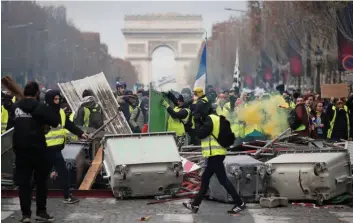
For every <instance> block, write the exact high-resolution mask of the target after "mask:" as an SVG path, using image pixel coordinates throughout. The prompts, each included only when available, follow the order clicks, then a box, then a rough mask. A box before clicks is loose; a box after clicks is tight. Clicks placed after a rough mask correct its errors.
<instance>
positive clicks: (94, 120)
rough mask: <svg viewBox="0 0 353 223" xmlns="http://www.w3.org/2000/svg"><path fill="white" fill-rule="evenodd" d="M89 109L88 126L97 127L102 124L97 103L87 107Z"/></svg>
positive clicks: (100, 111)
mask: <svg viewBox="0 0 353 223" xmlns="http://www.w3.org/2000/svg"><path fill="white" fill-rule="evenodd" d="M88 109H89V111H90V115H89V124H88V126H89V127H92V128H95V129H98V128H99V127H101V126H102V125H103V124H104V120H103V119H102V117H103V115H102V112H103V111H102V109H101V108H100V106H99V105H97V106H95V107H94V108H88Z"/></svg>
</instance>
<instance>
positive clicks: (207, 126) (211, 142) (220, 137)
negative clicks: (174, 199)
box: [183, 106, 246, 214]
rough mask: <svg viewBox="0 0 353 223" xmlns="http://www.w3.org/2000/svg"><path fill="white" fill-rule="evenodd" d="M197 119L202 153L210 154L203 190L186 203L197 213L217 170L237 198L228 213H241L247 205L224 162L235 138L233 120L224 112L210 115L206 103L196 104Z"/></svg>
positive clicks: (232, 195) (204, 175)
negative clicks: (204, 105)
mask: <svg viewBox="0 0 353 223" xmlns="http://www.w3.org/2000/svg"><path fill="white" fill-rule="evenodd" d="M195 119H197V122H196V123H199V124H197V125H196V128H195V129H193V134H195V135H196V136H197V137H198V138H200V139H201V149H202V156H203V157H205V158H206V168H205V170H204V172H203V174H202V178H201V187H200V190H199V193H198V194H197V195H196V197H195V198H194V200H193V201H190V202H187V203H183V206H184V207H185V208H187V209H189V210H191V211H192V212H193V213H197V211H198V210H199V206H200V204H201V201H202V199H203V196H204V195H205V194H206V192H207V190H208V187H209V184H210V179H211V177H212V176H213V174H216V176H217V179H218V181H219V183H220V184H221V185H222V186H223V187H224V188H225V189H226V190H227V192H228V193H229V194H230V196H231V197H232V198H233V200H234V202H235V205H234V207H233V208H232V209H231V210H229V211H228V213H230V214H236V213H239V212H241V211H243V210H244V209H245V208H246V206H245V203H244V201H243V200H242V199H241V197H240V196H239V194H238V193H237V191H236V190H235V188H234V186H233V185H232V183H231V182H230V181H229V179H228V177H227V174H226V171H225V168H224V164H223V161H224V159H225V157H226V155H227V148H228V147H230V146H231V145H233V144H234V141H235V136H234V133H233V132H232V130H231V128H230V123H229V121H228V120H227V119H226V118H225V117H224V116H218V115H215V114H210V115H209V111H206V110H204V109H202V106H196V108H195Z"/></svg>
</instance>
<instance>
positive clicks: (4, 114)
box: [1, 105, 9, 134]
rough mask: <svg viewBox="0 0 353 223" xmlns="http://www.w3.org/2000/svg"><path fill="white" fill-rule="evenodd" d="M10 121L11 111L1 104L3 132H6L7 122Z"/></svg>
mask: <svg viewBox="0 0 353 223" xmlns="http://www.w3.org/2000/svg"><path fill="white" fill-rule="evenodd" d="M8 121H9V112H8V111H7V110H6V108H5V107H4V106H3V105H1V134H3V133H4V132H6V128H7V122H8Z"/></svg>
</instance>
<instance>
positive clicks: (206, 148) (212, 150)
mask: <svg viewBox="0 0 353 223" xmlns="http://www.w3.org/2000/svg"><path fill="white" fill-rule="evenodd" d="M209 117H210V118H211V120H212V123H213V129H212V132H211V134H210V135H209V136H207V137H206V138H204V139H202V140H201V148H202V156H203V157H210V156H219V155H222V156H225V155H227V150H226V149H225V148H224V147H222V146H221V145H220V144H219V143H218V142H217V140H216V139H215V138H214V137H213V136H212V135H214V136H215V137H218V135H219V130H220V129H219V128H220V118H219V116H217V115H209Z"/></svg>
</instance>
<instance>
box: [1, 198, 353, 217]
mask: <svg viewBox="0 0 353 223" xmlns="http://www.w3.org/2000/svg"><path fill="white" fill-rule="evenodd" d="M146 203H147V200H124V201H121V200H115V199H113V198H109V199H97V198H86V199H83V200H81V201H80V203H78V204H75V205H64V204H62V202H61V200H60V199H49V200H48V210H49V212H50V213H51V214H53V215H54V216H55V218H56V222H74V223H76V222H77V223H78V222H80V223H85V222H92V223H95V222H104V223H117V222H119V223H125V222H126V223H131V222H137V219H139V218H141V217H143V216H149V215H151V216H152V218H151V219H150V220H149V221H148V222H151V223H162V222H163V223H171V222H173V223H175V222H180V223H192V222H193V223H194V222H195V223H196V222H199V223H214V222H215V223H233V222H237V223H239V222H241V223H315V222H318V223H342V222H352V223H353V208H340V209H336V208H330V209H315V208H311V207H293V206H290V207H287V208H276V209H261V208H260V207H259V206H258V205H257V204H250V205H249V208H248V209H247V210H246V211H245V212H244V213H242V214H241V215H239V216H231V215H228V214H226V210H228V209H229V208H230V207H231V205H227V204H221V203H217V202H212V201H205V202H204V203H203V204H202V206H201V209H200V210H199V213H198V214H190V212H188V210H185V209H184V208H182V207H181V203H182V201H181V200H179V201H174V202H167V203H164V204H154V205H146ZM32 206H33V207H32V211H33V212H34V213H35V203H34V204H32ZM19 210H20V206H19V200H18V199H17V198H16V199H1V220H2V221H1V222H5V223H12V222H18V221H19V219H20V217H21V216H20V215H21V213H20V211H19Z"/></svg>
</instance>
